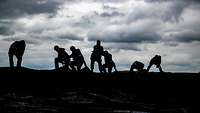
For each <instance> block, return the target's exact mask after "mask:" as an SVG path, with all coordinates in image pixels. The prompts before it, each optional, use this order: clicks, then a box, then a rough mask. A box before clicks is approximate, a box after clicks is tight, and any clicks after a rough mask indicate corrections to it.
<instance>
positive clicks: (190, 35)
mask: <svg viewBox="0 0 200 113" xmlns="http://www.w3.org/2000/svg"><path fill="white" fill-rule="evenodd" d="M171 37H173V39H174V40H175V41H179V42H187V43H190V42H193V41H200V33H199V32H198V31H182V32H178V33H173V34H171Z"/></svg>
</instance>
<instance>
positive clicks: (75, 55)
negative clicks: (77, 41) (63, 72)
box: [71, 49, 84, 61]
mask: <svg viewBox="0 0 200 113" xmlns="http://www.w3.org/2000/svg"><path fill="white" fill-rule="evenodd" d="M71 56H72V57H73V58H74V60H78V61H80V60H84V58H83V55H82V53H81V51H80V49H75V50H74V51H72V55H71Z"/></svg>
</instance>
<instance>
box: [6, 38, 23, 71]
mask: <svg viewBox="0 0 200 113" xmlns="http://www.w3.org/2000/svg"><path fill="white" fill-rule="evenodd" d="M25 47H26V43H25V41H24V40H20V41H15V42H14V43H12V44H11V46H10V48H9V51H8V56H9V62H10V67H11V68H13V67H14V61H13V56H16V57H17V67H21V63H22V56H23V54H24V51H25Z"/></svg>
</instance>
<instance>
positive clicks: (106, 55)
mask: <svg viewBox="0 0 200 113" xmlns="http://www.w3.org/2000/svg"><path fill="white" fill-rule="evenodd" d="M103 56H104V60H105V64H103V71H104V73H107V71H106V68H108V73H111V72H112V68H114V69H115V71H117V69H116V65H115V63H114V61H113V60H112V55H111V54H110V53H108V51H104V52H103Z"/></svg>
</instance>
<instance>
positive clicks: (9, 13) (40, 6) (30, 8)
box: [0, 0, 61, 18]
mask: <svg viewBox="0 0 200 113" xmlns="http://www.w3.org/2000/svg"><path fill="white" fill-rule="evenodd" d="M60 4H61V2H58V1H56V0H48V1H47V0H17V1H16V0H14V1H13V0H1V1H0V11H1V12H0V18H16V17H20V16H22V15H27V14H28V15H29V14H38V13H55V12H56V10H57V9H58V6H59V5H60Z"/></svg>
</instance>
